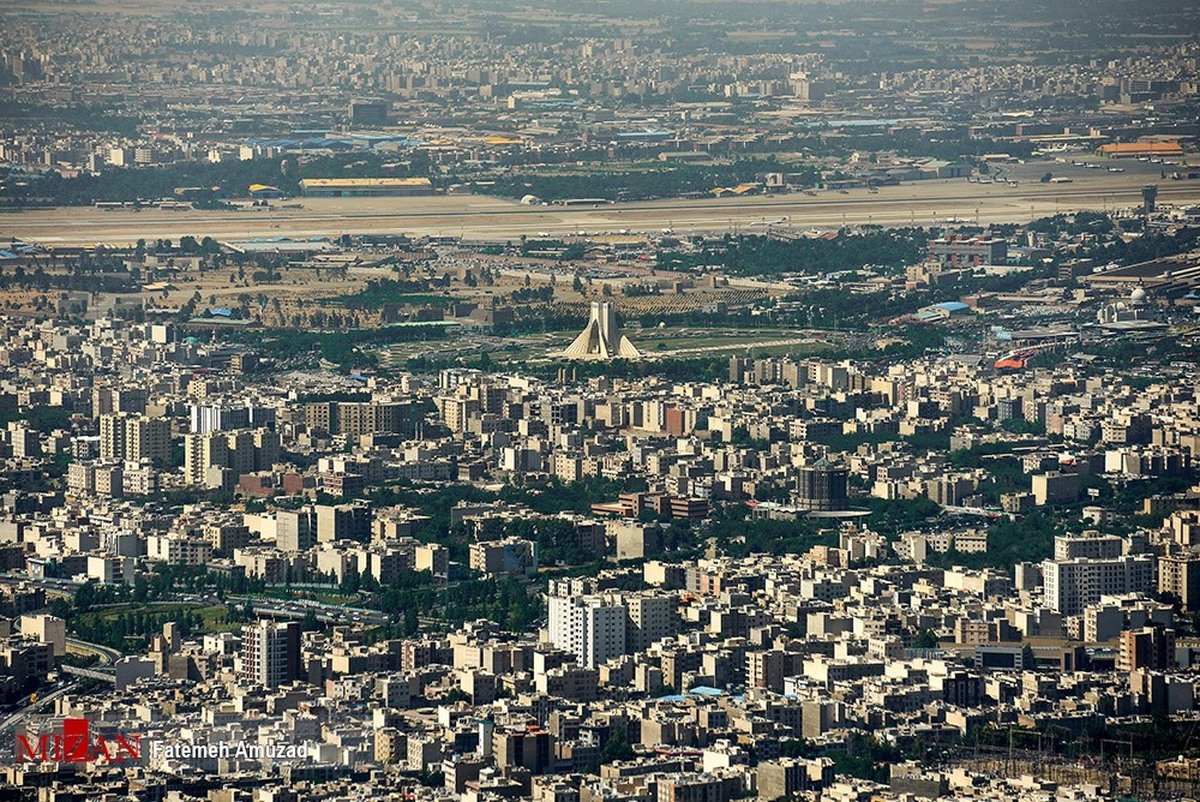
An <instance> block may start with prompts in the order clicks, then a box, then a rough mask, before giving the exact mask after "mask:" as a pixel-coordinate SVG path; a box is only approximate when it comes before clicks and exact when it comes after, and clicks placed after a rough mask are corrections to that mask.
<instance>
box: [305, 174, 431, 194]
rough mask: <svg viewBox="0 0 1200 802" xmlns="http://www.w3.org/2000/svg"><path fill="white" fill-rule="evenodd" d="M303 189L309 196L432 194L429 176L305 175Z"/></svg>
mask: <svg viewBox="0 0 1200 802" xmlns="http://www.w3.org/2000/svg"><path fill="white" fill-rule="evenodd" d="M300 191H301V193H303V195H304V196H305V197H306V198H386V197H405V196H410V195H432V194H433V184H431V183H430V181H429V179H428V178H305V179H302V180H301V181H300Z"/></svg>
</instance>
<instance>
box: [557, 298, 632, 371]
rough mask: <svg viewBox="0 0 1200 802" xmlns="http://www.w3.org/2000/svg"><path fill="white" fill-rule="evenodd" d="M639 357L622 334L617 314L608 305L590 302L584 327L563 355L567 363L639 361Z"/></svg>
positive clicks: (605, 302)
mask: <svg viewBox="0 0 1200 802" xmlns="http://www.w3.org/2000/svg"><path fill="white" fill-rule="evenodd" d="M641 355H642V352H641V351H639V350H638V349H637V348H635V347H634V345H633V343H631V342H630V341H629V338H628V337H626V336H625V335H624V334H623V333H622V332H621V327H620V326H618V325H617V313H616V311H615V310H614V309H613V308H612V304H610V303H609V302H608V301H592V313H591V317H590V318H589V319H588V324H587V326H585V327H584V329H583V331H582V332H580V334H579V336H578V337H576V338H575V342H573V343H571V344H570V345H569V346H567V350H565V351H563V356H565V357H568V358H569V359H638V358H640V357H641Z"/></svg>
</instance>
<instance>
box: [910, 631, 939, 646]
mask: <svg viewBox="0 0 1200 802" xmlns="http://www.w3.org/2000/svg"><path fill="white" fill-rule="evenodd" d="M937 646H938V639H937V635H935V634H933V632H932V631H931V630H928V629H922V630H921V631H920V632H918V633H917V636H916V637H915V638H913V648H914V649H936V648H937Z"/></svg>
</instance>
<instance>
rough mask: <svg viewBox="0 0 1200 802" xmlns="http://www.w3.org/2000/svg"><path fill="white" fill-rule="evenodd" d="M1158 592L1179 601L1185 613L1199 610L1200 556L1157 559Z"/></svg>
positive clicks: (1188, 554) (1181, 555)
mask: <svg viewBox="0 0 1200 802" xmlns="http://www.w3.org/2000/svg"><path fill="white" fill-rule="evenodd" d="M1158 592H1159V593H1169V594H1171V595H1172V596H1174V597H1175V598H1177V599H1179V600H1180V602H1181V603H1182V605H1183V610H1184V611H1185V612H1189V613H1191V612H1195V611H1196V610H1197V609H1200V554H1196V553H1195V552H1187V553H1184V554H1168V555H1165V556H1163V557H1159V558H1158Z"/></svg>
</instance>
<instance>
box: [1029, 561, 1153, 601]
mask: <svg viewBox="0 0 1200 802" xmlns="http://www.w3.org/2000/svg"><path fill="white" fill-rule="evenodd" d="M1154 568H1155V564H1154V555H1152V554H1127V555H1124V556H1121V557H1114V558H1110V559H1089V558H1086V557H1081V558H1078V559H1074V560H1046V561H1045V562H1043V563H1042V577H1043V579H1042V582H1043V589H1042V597H1043V599H1044V602H1045V605H1046V606H1047V607H1049V608H1050V609H1051V610H1054V611H1055V612H1057V613H1062V614H1063V615H1079V614H1080V613H1082V612H1083V608H1085V607H1088V606H1089V605H1092V604H1095V603H1097V602H1098V601H1100V597H1101V596H1109V595H1114V594H1119V593H1149V592H1150V591H1151V590H1152V589H1153V588H1154V584H1155V570H1154Z"/></svg>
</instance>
